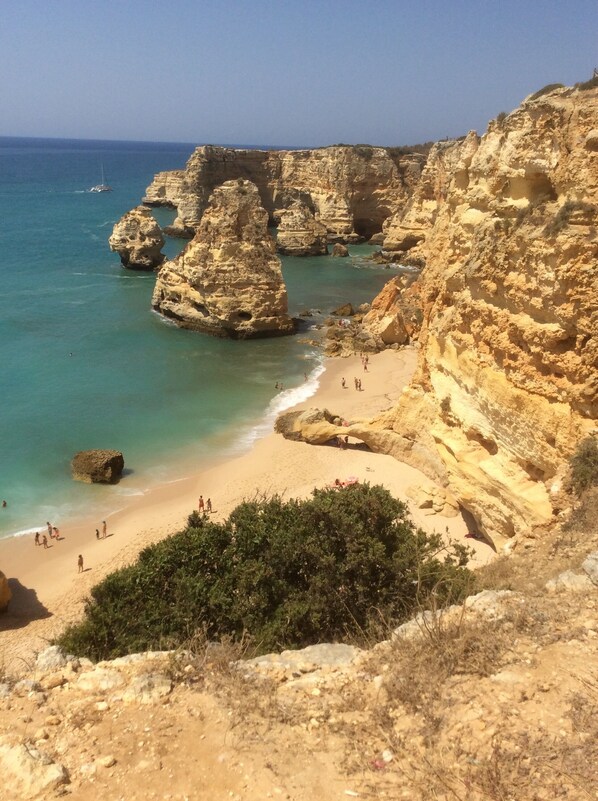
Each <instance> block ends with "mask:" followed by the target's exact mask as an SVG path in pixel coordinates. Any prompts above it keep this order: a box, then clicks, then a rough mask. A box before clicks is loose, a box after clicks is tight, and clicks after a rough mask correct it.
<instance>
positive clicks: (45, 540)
mask: <svg viewBox="0 0 598 801" xmlns="http://www.w3.org/2000/svg"><path fill="white" fill-rule="evenodd" d="M42 542H43V543H44V548H47V547H48V538H47V537H46V535H45V534H44V536H43V539H42Z"/></svg>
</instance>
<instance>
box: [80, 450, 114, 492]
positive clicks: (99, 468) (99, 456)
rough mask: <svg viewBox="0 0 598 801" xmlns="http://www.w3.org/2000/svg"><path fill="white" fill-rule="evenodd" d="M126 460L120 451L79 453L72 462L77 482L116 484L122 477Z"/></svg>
mask: <svg viewBox="0 0 598 801" xmlns="http://www.w3.org/2000/svg"><path fill="white" fill-rule="evenodd" d="M124 466H125V460H124V458H123V455H122V453H121V452H120V451H114V450H90V451H79V452H78V453H76V454H75V455H74V456H73V459H72V461H71V473H72V476H73V478H74V479H75V481H83V482H84V483H86V484H115V483H116V482H117V481H118V480H119V479H120V477H121V475H122V472H123V469H124Z"/></svg>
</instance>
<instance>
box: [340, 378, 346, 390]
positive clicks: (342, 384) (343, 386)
mask: <svg viewBox="0 0 598 801" xmlns="http://www.w3.org/2000/svg"><path fill="white" fill-rule="evenodd" d="M346 386H347V382H346V381H345V379H344V378H341V387H342V388H343V389H346Z"/></svg>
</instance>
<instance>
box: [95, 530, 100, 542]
mask: <svg viewBox="0 0 598 801" xmlns="http://www.w3.org/2000/svg"><path fill="white" fill-rule="evenodd" d="M99 539H100V529H99V528H96V540H99Z"/></svg>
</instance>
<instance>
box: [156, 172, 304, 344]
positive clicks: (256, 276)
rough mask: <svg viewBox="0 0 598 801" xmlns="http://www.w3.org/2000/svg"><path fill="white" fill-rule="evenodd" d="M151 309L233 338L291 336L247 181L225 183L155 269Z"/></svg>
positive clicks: (274, 262) (275, 264)
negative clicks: (188, 235) (184, 240)
mask: <svg viewBox="0 0 598 801" xmlns="http://www.w3.org/2000/svg"><path fill="white" fill-rule="evenodd" d="M152 306H153V307H154V309H155V310H156V311H158V312H160V314H163V315H164V316H165V317H168V318H169V319H171V320H173V321H174V322H176V324H177V325H179V326H181V327H182V328H190V329H193V330H196V331H202V332H205V333H209V334H213V335H216V336H226V337H232V338H235V339H246V338H251V337H263V336H277V335H281V334H290V333H292V332H293V329H294V326H293V322H292V320H291V318H290V317H289V315H288V304H287V292H286V288H285V285H284V281H283V278H282V271H281V266H280V260H279V259H278V257H277V256H276V247H275V244H274V240H273V239H272V237H271V236H270V234H269V233H268V213H267V212H266V210H265V209H264V207H263V206H262V204H261V201H260V195H259V192H258V190H257V187H256V186H255V185H254V184H253V183H251V182H250V181H245V180H243V179H237V180H233V181H226V182H225V183H223V184H222V185H221V186H219V187H217V188H216V189H215V190H214V191H213V193H212V195H211V197H210V201H209V204H208V208H207V209H206V211H205V213H204V215H203V217H202V219H201V222H200V224H199V226H198V229H197V233H196V235H195V236H194V238H193V239H192V240H191V241H190V242H189V244H188V245H187V246H186V248H185V249H184V250H183V252H182V253H181V254H180V255H179V256H177V258H176V259H174V260H173V261H167V262H165V263H164V265H163V266H162V268H161V269H160V272H159V273H158V277H157V281H156V287H155V289H154V295H153V298H152Z"/></svg>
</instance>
